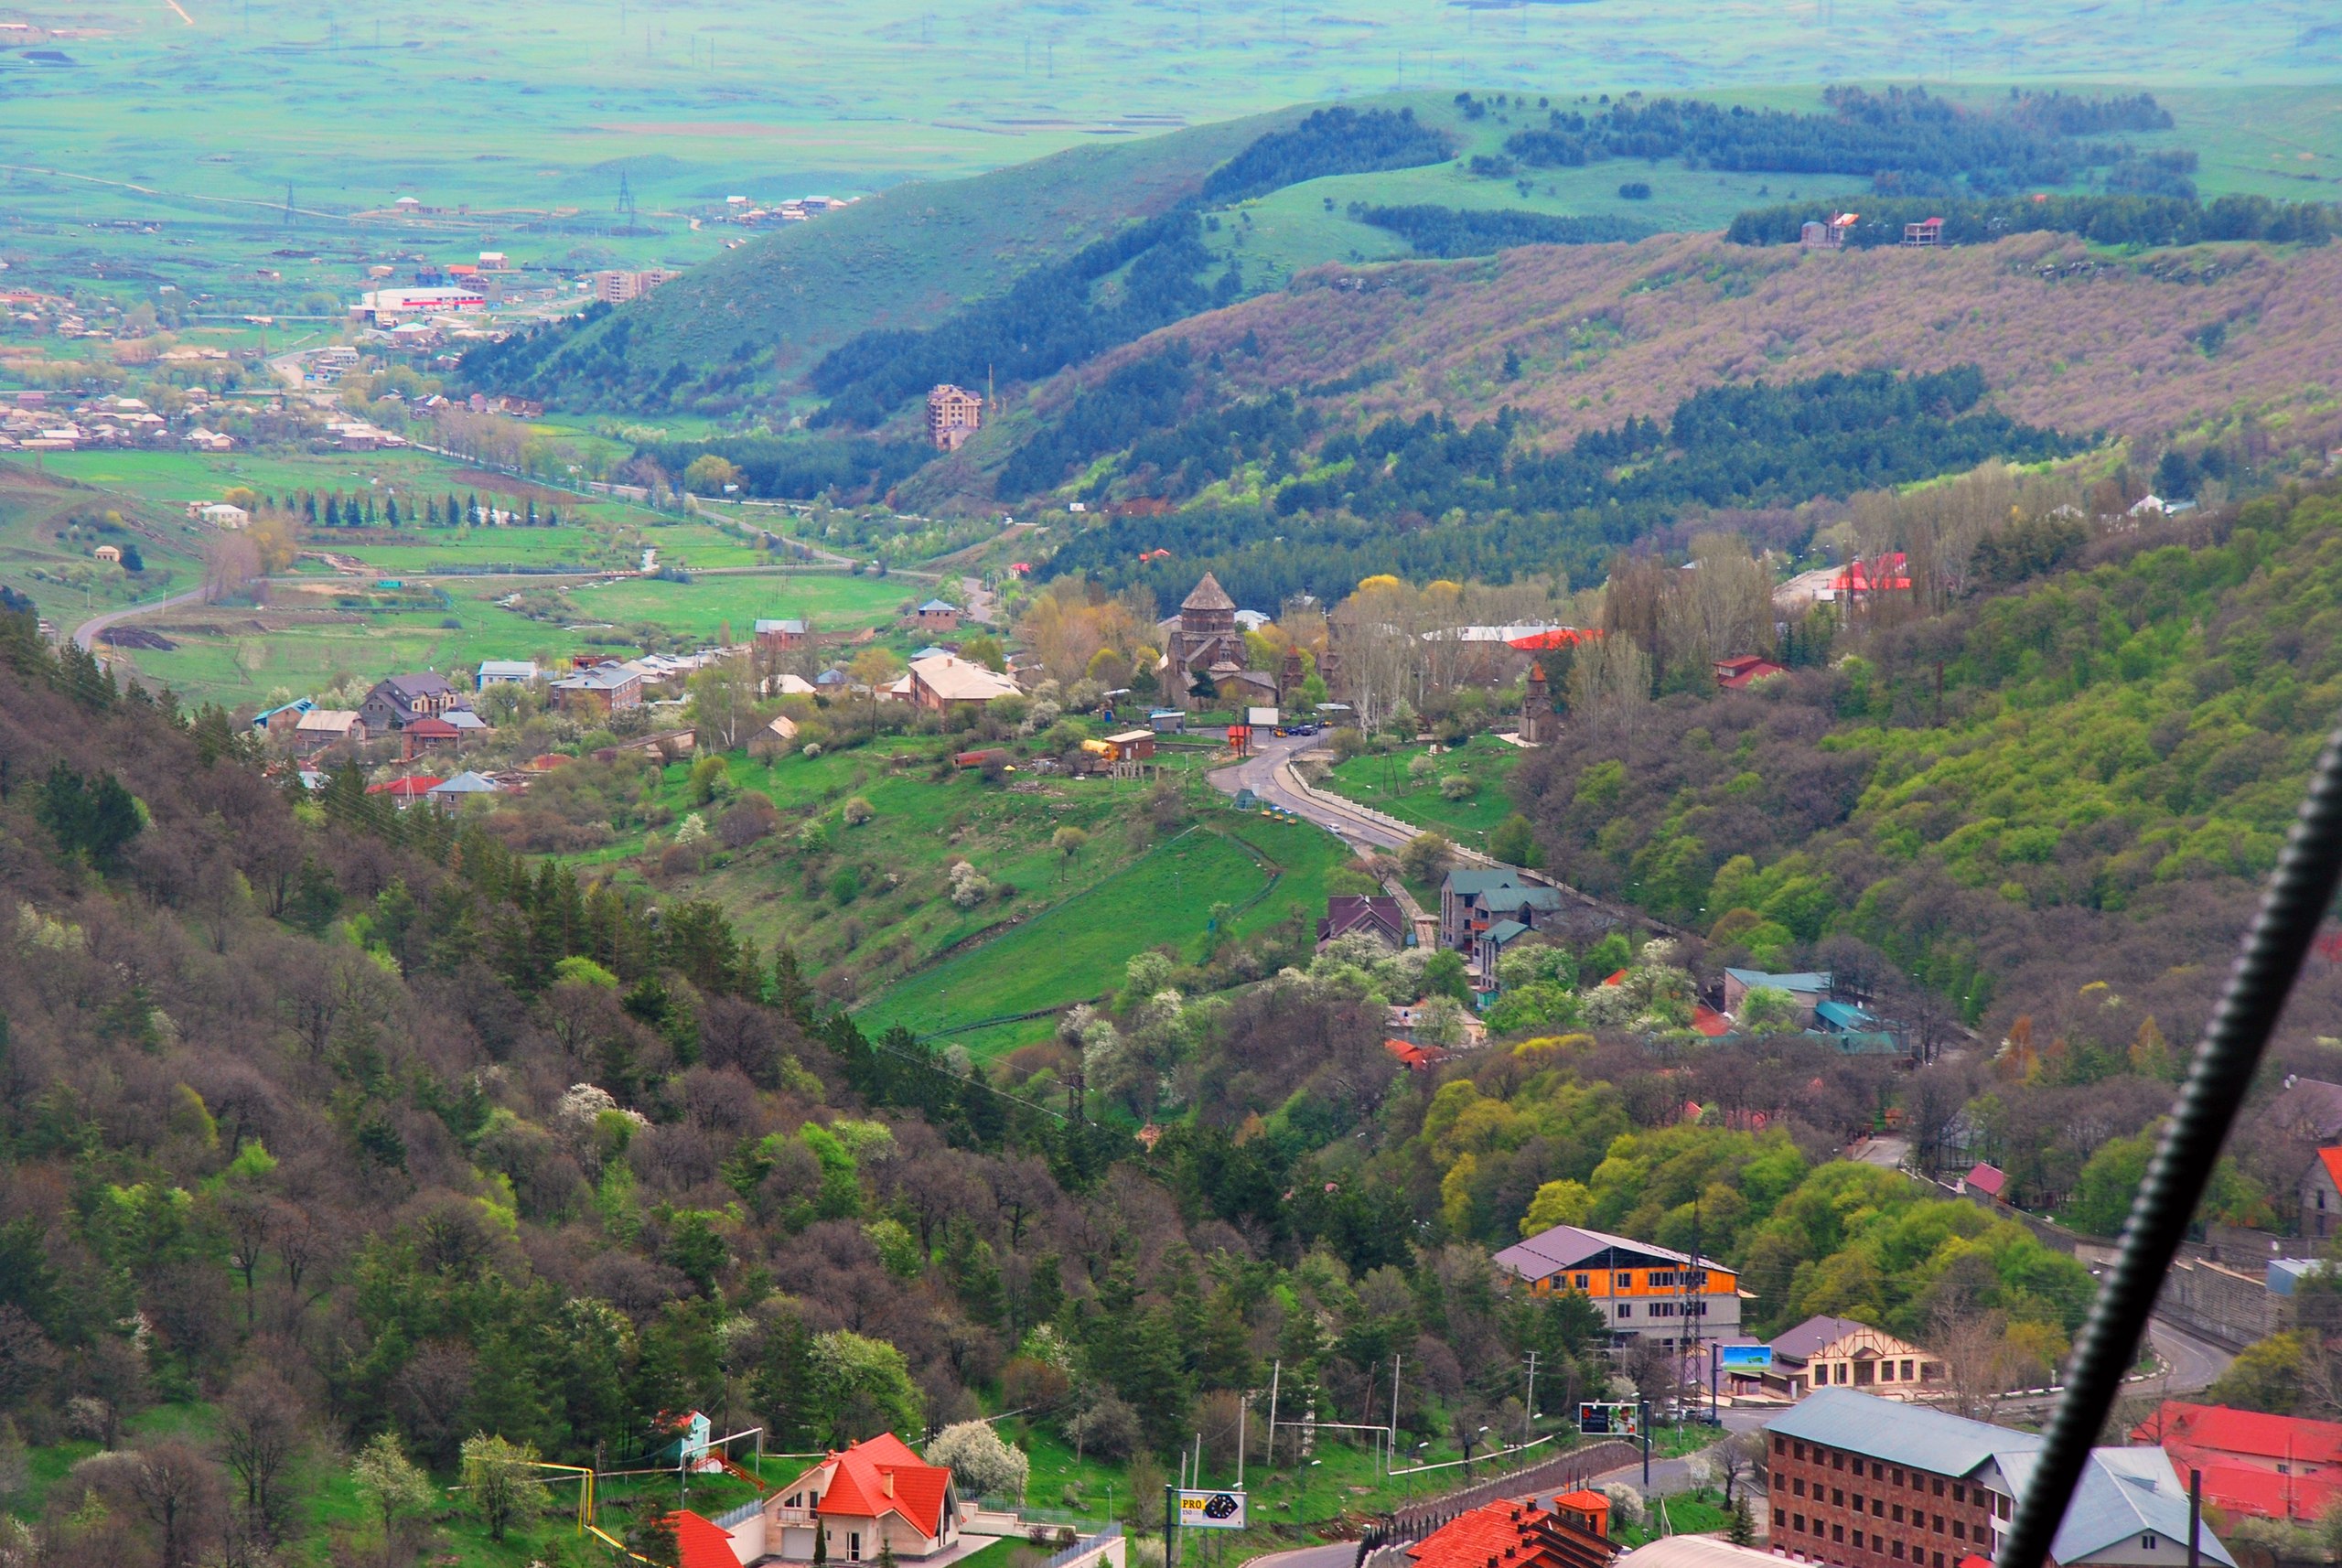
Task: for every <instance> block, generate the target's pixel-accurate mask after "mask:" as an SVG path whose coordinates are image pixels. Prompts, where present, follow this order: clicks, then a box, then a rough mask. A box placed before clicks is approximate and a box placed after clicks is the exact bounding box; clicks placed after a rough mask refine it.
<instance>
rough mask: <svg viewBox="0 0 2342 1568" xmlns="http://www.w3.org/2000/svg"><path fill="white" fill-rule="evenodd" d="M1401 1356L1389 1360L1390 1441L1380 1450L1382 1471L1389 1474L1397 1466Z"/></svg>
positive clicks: (1402, 1358)
mask: <svg viewBox="0 0 2342 1568" xmlns="http://www.w3.org/2000/svg"><path fill="white" fill-rule="evenodd" d="M1404 1359H1406V1358H1405V1357H1403V1356H1393V1357H1391V1441H1390V1443H1389V1444H1386V1445H1385V1446H1384V1448H1383V1450H1382V1469H1383V1473H1384V1474H1386V1475H1387V1474H1389V1473H1390V1472H1391V1471H1392V1470H1394V1469H1396V1468H1397V1467H1398V1465H1399V1363H1400V1362H1401V1361H1402V1360H1404Z"/></svg>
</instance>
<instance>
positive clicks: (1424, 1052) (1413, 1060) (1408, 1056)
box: [1382, 1040, 1456, 1072]
mask: <svg viewBox="0 0 2342 1568" xmlns="http://www.w3.org/2000/svg"><path fill="white" fill-rule="evenodd" d="M1382 1048H1383V1049H1384V1050H1386V1051H1389V1052H1390V1053H1391V1056H1392V1057H1393V1058H1396V1059H1397V1061H1398V1063H1399V1065H1400V1066H1401V1067H1402V1068H1405V1069H1407V1070H1408V1071H1409V1072H1429V1071H1430V1070H1431V1069H1433V1068H1435V1067H1437V1066H1438V1065H1439V1064H1440V1063H1442V1062H1444V1061H1453V1060H1454V1059H1455V1058H1456V1053H1455V1052H1454V1051H1449V1050H1442V1049H1441V1048H1440V1047H1437V1046H1419V1045H1417V1044H1415V1043H1414V1042H1413V1040H1385V1041H1383V1042H1382Z"/></svg>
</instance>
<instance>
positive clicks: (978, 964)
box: [863, 812, 1348, 1057]
mask: <svg viewBox="0 0 2342 1568" xmlns="http://www.w3.org/2000/svg"><path fill="white" fill-rule="evenodd" d="M1347 858H1348V852H1347V851H1346V850H1344V849H1343V847H1342V845H1341V844H1340V843H1339V842H1338V840H1336V839H1334V838H1333V837H1332V836H1331V835H1329V834H1327V833H1326V832H1322V831H1321V830H1319V829H1316V828H1313V827H1309V826H1306V825H1305V824H1299V823H1287V822H1273V821H1270V820H1267V819H1264V818H1254V817H1238V816H1233V815H1232V814H1230V813H1226V812H1215V813H1213V815H1212V816H1211V817H1209V818H1208V819H1207V820H1206V822H1204V823H1202V824H1199V825H1198V827H1196V828H1195V829H1193V830H1191V831H1190V832H1187V833H1185V834H1184V835H1182V836H1181V837H1179V838H1176V839H1174V840H1171V841H1168V842H1166V843H1163V844H1161V845H1158V846H1156V847H1155V848H1153V849H1152V850H1150V851H1147V852H1145V853H1144V854H1141V855H1140V856H1138V857H1137V858H1136V859H1134V860H1133V861H1132V862H1131V863H1130V864H1128V865H1126V866H1124V867H1123V869H1121V870H1120V871H1118V872H1117V873H1116V874H1115V875H1112V877H1110V878H1109V879H1107V880H1105V881H1103V882H1101V883H1099V884H1097V885H1096V886H1093V887H1091V888H1089V889H1086V890H1084V891H1083V892H1082V893H1080V894H1079V895H1078V896H1076V897H1070V898H1068V899H1067V900H1065V901H1064V902H1062V903H1060V904H1058V905H1056V906H1054V907H1052V908H1049V909H1048V910H1047V911H1046V912H1045V913H1043V914H1040V915H1038V916H1036V917H1035V918H1032V919H1029V920H1027V921H1026V922H1025V923H1023V924H1021V925H1019V926H1017V927H1016V928H1015V929H1013V930H1011V931H1009V932H1007V933H1006V934H1004V935H1002V936H998V937H995V938H994V939H992V940H989V941H986V942H984V943H982V944H980V945H978V946H975V947H972V948H968V949H964V950H962V951H960V952H957V953H954V954H952V955H951V957H950V958H948V959H946V960H944V961H942V962H940V963H938V964H934V965H932V966H930V967H929V968H927V969H923V970H921V971H919V972H917V973H914V974H912V975H911V976H910V977H908V979H906V980H904V981H902V982H900V983H897V984H896V985H894V986H892V987H890V988H889V989H887V990H886V992H885V993H883V994H881V995H880V996H879V997H878V999H877V1000H876V1001H875V1002H874V1003H872V1004H870V1006H869V1007H868V1008H867V1009H866V1010H865V1013H864V1015H863V1022H864V1027H865V1029H869V1030H873V1031H875V1030H876V1029H880V1028H885V1027H888V1026H893V1025H896V1024H900V1025H903V1026H906V1027H908V1028H909V1029H911V1030H912V1031H913V1032H915V1033H918V1034H922V1035H925V1034H931V1033H934V1032H935V1031H937V1030H940V1029H944V1028H952V1027H957V1026H964V1025H967V1024H971V1023H974V1022H976V1021H978V1020H980V1019H986V1018H996V1017H1000V1016H1002V1015H1005V1014H1011V1013H1022V1012H1028V1011H1031V1010H1033V1009H1037V1008H1042V1007H1062V1006H1066V1005H1068V1004H1072V1003H1075V1002H1080V1001H1084V1000H1088V999H1090V998H1094V997H1097V996H1100V995H1102V994H1104V993H1106V992H1108V991H1111V990H1112V989H1113V987H1114V986H1115V985H1116V984H1118V983H1120V981H1121V978H1122V968H1123V963H1124V962H1125V961H1127V960H1128V959H1129V958H1130V956H1131V955H1132V954H1133V953H1136V952H1140V951H1143V950H1146V949H1148V948H1152V947H1169V948H1172V949H1174V950H1176V951H1177V952H1178V953H1179V954H1180V955H1181V956H1182V957H1183V958H1186V959H1190V960H1192V959H1195V958H1198V957H1199V956H1201V953H1202V950H1203V947H1204V944H1205V942H1206V940H1208V939H1207V933H1206V931H1205V925H1206V921H1207V918H1208V917H1209V910H1210V908H1211V907H1212V906H1213V905H1214V904H1217V903H1221V902H1226V903H1229V904H1232V905H1237V906H1240V908H1239V909H1238V911H1237V913H1236V915H1235V918H1234V919H1233V920H1232V921H1231V923H1230V928H1229V930H1230V933H1231V934H1233V935H1236V936H1240V937H1241V936H1246V935H1250V934H1251V933H1252V932H1253V931H1255V930H1258V929H1261V928H1262V927H1263V926H1266V925H1269V924H1271V923H1273V921H1276V920H1278V919H1282V918H1284V916H1285V915H1286V914H1287V913H1288V911H1289V907H1290V906H1293V905H1299V906H1300V907H1302V908H1305V909H1308V910H1311V911H1316V910H1319V909H1322V908H1324V906H1325V879H1326V874H1327V872H1328V871H1330V870H1332V869H1333V868H1334V867H1335V866H1337V865H1341V864H1343V863H1344V861H1345V860H1347ZM1273 872H1275V873H1281V875H1275V876H1274V880H1273V882H1272V875H1273ZM1248 901H1249V907H1245V906H1247V905H1248ZM1049 1028H1050V1024H1049V1021H1048V1020H1047V1019H1042V1020H1037V1021H1034V1022H1033V1023H1029V1024H1026V1025H1025V1026H1022V1027H1018V1026H1000V1027H997V1028H993V1029H987V1030H983V1031H982V1032H980V1033H971V1034H965V1035H955V1036H953V1038H954V1039H955V1040H956V1041H957V1042H958V1043H960V1044H962V1045H966V1046H967V1047H968V1048H969V1050H970V1052H971V1053H972V1054H974V1055H977V1056H979V1057H984V1056H993V1055H997V1054H1000V1053H1001V1052H1003V1051H1004V1050H1008V1049H1013V1048H1014V1047H1015V1046H1017V1045H1022V1044H1025V1043H1026V1042H1027V1041H1028V1040H1030V1039H1034V1038H1045V1037H1046V1036H1047V1034H1048V1032H1049Z"/></svg>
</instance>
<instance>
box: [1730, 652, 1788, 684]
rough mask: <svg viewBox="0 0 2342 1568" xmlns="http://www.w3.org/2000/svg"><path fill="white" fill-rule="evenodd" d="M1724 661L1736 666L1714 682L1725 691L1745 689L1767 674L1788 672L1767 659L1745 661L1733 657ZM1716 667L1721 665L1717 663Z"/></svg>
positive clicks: (1764, 677) (1784, 673)
mask: <svg viewBox="0 0 2342 1568" xmlns="http://www.w3.org/2000/svg"><path fill="white" fill-rule="evenodd" d="M1726 662H1727V663H1729V664H1733V665H1736V666H1738V667H1737V668H1736V669H1735V670H1734V671H1732V673H1731V674H1729V675H1726V676H1724V677H1722V678H1721V679H1719V680H1718V681H1717V682H1716V684H1717V685H1719V686H1722V687H1723V688H1724V690H1725V691H1727V692H1740V691H1746V689H1747V688H1748V687H1749V686H1751V685H1753V684H1755V683H1756V682H1759V681H1762V680H1764V679H1766V678H1767V676H1772V675H1786V674H1788V673H1789V671H1787V670H1786V669H1784V668H1783V667H1782V666H1780V665H1778V664H1776V663H1774V662H1773V661H1772V660H1769V659H1751V660H1746V661H1744V660H1737V659H1734V660H1726ZM1718 668H1719V669H1721V668H1723V666H1721V665H1719V666H1718Z"/></svg>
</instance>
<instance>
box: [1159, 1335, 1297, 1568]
mask: <svg viewBox="0 0 2342 1568" xmlns="http://www.w3.org/2000/svg"><path fill="white" fill-rule="evenodd" d="M1283 1374H1284V1362H1282V1361H1271V1362H1270V1363H1269V1453H1268V1466H1269V1468H1270V1469H1272V1470H1273V1469H1275V1468H1276V1467H1277V1380H1278V1379H1279V1378H1280V1377H1281V1376H1282V1375H1283ZM1164 1568H1170V1565H1169V1564H1168V1563H1166V1564H1165V1565H1164Z"/></svg>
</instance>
